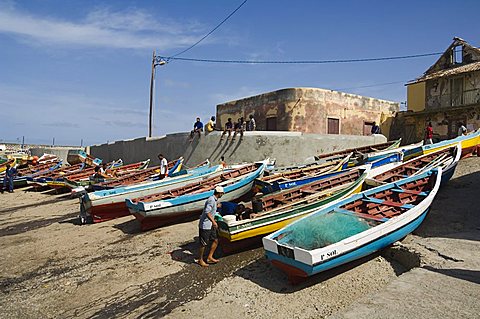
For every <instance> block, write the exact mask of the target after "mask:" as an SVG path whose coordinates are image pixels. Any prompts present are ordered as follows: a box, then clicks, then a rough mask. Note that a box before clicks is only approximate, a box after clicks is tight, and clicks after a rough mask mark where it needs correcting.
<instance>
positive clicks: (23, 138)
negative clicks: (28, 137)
mask: <svg viewBox="0 0 480 319" xmlns="http://www.w3.org/2000/svg"><path fill="white" fill-rule="evenodd" d="M24 146H25V135H24V136H22V150H23V148H24Z"/></svg>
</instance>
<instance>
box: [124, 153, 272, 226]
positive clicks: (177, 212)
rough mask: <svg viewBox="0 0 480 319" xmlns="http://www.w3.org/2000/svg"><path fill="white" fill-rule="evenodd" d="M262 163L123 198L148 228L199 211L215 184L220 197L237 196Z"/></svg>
mask: <svg viewBox="0 0 480 319" xmlns="http://www.w3.org/2000/svg"><path fill="white" fill-rule="evenodd" d="M265 166H266V162H261V163H254V164H249V165H244V166H242V167H241V168H237V169H232V170H230V171H227V172H224V173H222V174H220V175H218V176H214V177H211V178H208V179H206V180H202V181H197V182H194V183H190V184H187V185H185V186H183V187H178V188H175V189H170V190H168V191H165V192H161V193H157V194H153V195H150V196H145V197H140V198H135V199H126V200H125V201H126V203H127V207H128V209H129V210H130V212H131V213H132V214H133V215H134V216H135V217H136V218H137V219H138V221H139V222H140V225H141V228H142V230H148V229H152V228H156V227H158V226H161V225H164V224H166V223H170V222H172V221H174V220H177V219H179V218H184V217H187V216H189V215H193V214H196V213H198V212H200V211H201V210H202V209H203V207H204V205H205V201H206V200H207V198H208V197H210V196H211V195H213V189H214V188H215V187H216V186H222V187H223V189H224V190H225V194H224V195H223V197H222V198H223V200H225V201H233V200H236V199H238V198H240V197H241V196H243V195H245V194H246V193H247V192H248V191H250V190H251V188H252V185H253V182H254V180H255V178H257V177H258V176H260V175H261V174H263V171H264V169H265Z"/></svg>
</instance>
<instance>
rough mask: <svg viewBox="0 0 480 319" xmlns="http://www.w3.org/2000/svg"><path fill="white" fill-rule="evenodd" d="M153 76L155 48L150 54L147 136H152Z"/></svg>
mask: <svg viewBox="0 0 480 319" xmlns="http://www.w3.org/2000/svg"><path fill="white" fill-rule="evenodd" d="M154 76H155V50H153V56H152V76H151V78H150V112H149V113H148V137H152V112H153V81H154Z"/></svg>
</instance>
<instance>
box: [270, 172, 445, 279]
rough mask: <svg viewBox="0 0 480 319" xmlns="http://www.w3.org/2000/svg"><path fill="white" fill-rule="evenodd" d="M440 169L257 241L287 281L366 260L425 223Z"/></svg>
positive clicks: (327, 208) (368, 193)
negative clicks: (285, 276) (285, 274)
mask: <svg viewBox="0 0 480 319" xmlns="http://www.w3.org/2000/svg"><path fill="white" fill-rule="evenodd" d="M441 170H442V169H441V168H435V169H433V170H430V171H427V172H424V173H422V174H418V175H414V176H411V177H408V178H404V179H402V180H400V181H398V182H395V183H389V184H385V185H382V186H379V187H375V188H373V189H370V190H367V191H365V192H362V193H359V194H355V195H352V196H351V197H349V198H346V199H343V200H341V201H339V202H337V203H335V204H332V205H327V206H325V207H323V208H321V209H320V210H318V211H317V212H315V213H312V214H310V215H308V216H306V217H304V218H302V219H299V220H297V221H295V222H293V223H291V224H289V225H288V226H286V227H284V228H282V229H280V230H279V231H277V232H275V233H273V234H270V235H269V236H267V237H264V238H263V247H264V248H265V251H266V256H267V258H268V259H269V260H270V261H271V262H272V264H273V265H274V266H276V267H278V268H280V269H282V270H283V271H285V272H286V273H287V275H288V276H289V279H290V280H291V281H293V282H295V281H297V280H299V279H300V278H305V277H308V276H312V275H314V274H316V273H319V272H322V271H325V270H328V269H331V268H334V267H337V266H339V265H342V264H345V263H348V262H350V261H353V260H356V259H359V258H362V257H364V256H367V255H370V254H372V253H373V252H375V251H378V250H380V249H383V248H385V247H387V246H388V245H390V244H392V243H394V242H395V241H397V240H400V239H402V238H403V237H405V236H406V235H408V234H409V233H411V232H412V231H413V230H415V229H416V228H417V227H418V226H419V225H420V224H421V223H422V221H423V220H424V219H425V216H426V214H427V212H428V210H429V208H430V205H431V203H432V201H433V199H434V198H435V195H436V194H437V192H438V189H439V187H440V181H441V175H442V174H441Z"/></svg>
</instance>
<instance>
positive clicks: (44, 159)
mask: <svg viewBox="0 0 480 319" xmlns="http://www.w3.org/2000/svg"><path fill="white" fill-rule="evenodd" d="M59 161H62V160H61V159H58V157H57V155H54V154H47V153H44V154H43V155H42V156H40V157H39V158H38V159H37V163H38V164H47V163H51V162H59Z"/></svg>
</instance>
